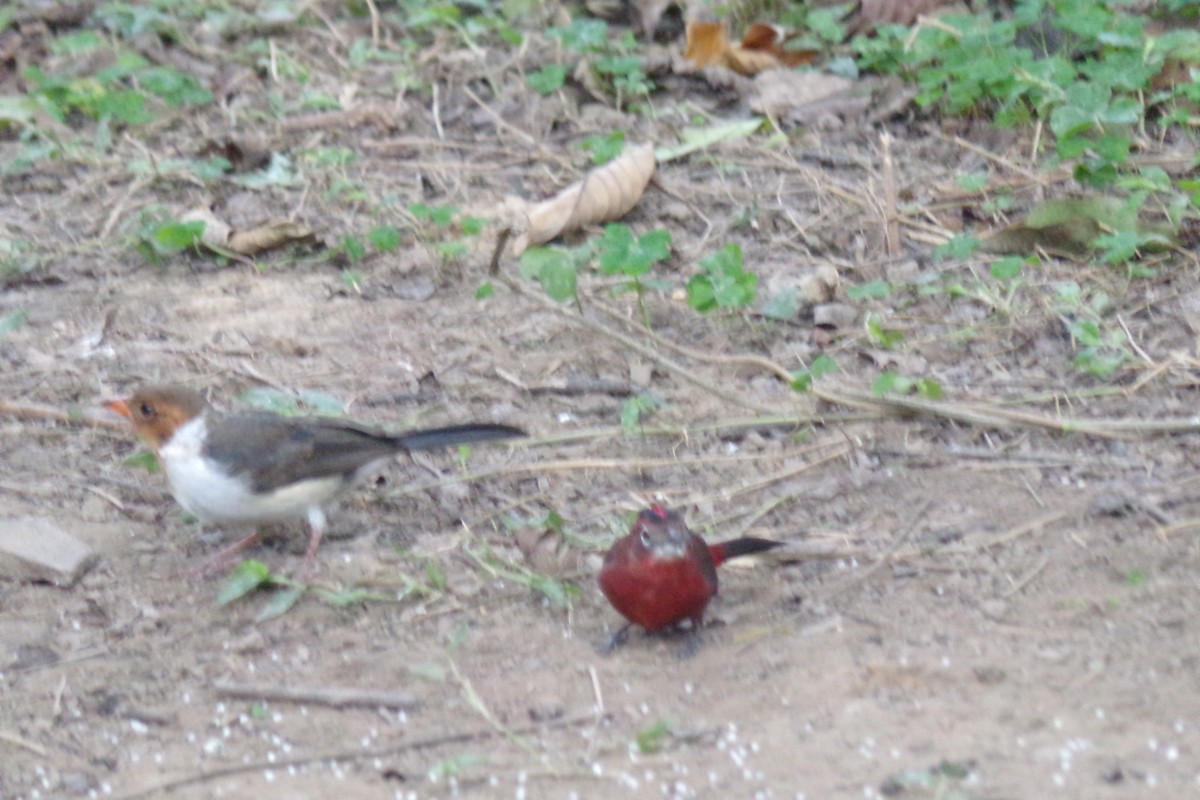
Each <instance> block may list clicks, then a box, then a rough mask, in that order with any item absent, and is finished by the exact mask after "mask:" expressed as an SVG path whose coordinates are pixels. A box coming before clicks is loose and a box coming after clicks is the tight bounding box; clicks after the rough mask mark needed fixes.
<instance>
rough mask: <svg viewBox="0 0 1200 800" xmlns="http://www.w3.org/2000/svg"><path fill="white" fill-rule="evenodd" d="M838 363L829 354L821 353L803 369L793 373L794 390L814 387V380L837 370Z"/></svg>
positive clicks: (792, 384)
mask: <svg viewBox="0 0 1200 800" xmlns="http://www.w3.org/2000/svg"><path fill="white" fill-rule="evenodd" d="M837 368H838V366H837V363H836V362H835V361H834V360H833V359H832V358H830V357H829V356H827V355H819V356H817V357H816V358H814V359H813V361H812V363H811V364H809V365H808V366H807V367H805V368H804V369H802V370H797V371H796V372H793V373H792V383H791V387H792V391H796V392H807V391H808V390H809V389H811V388H812V385H813V381H815V380H816V379H817V378H820V377H821V376H823V375H828V374H829V373H831V372H836V371H837Z"/></svg>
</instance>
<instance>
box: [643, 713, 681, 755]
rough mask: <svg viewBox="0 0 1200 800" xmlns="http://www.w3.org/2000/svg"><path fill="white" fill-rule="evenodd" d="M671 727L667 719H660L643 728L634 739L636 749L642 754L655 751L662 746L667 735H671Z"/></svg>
mask: <svg viewBox="0 0 1200 800" xmlns="http://www.w3.org/2000/svg"><path fill="white" fill-rule="evenodd" d="M672 727H673V726H672V723H671V722H670V721H669V720H665V719H660V720H658V721H657V722H655V723H654V724H652V725H650V726H649V727H647V728H643V729H642V730H641V731H639V732H638V735H637V737H635V739H634V742H635V743H636V744H637V749H638V751H639V752H641V753H643V754H644V755H649V754H651V753H657V752H658V751H659V750H661V749H662V748H663V745H664V743H665V742H666V739H667V737H669V736H670V735H671V728H672Z"/></svg>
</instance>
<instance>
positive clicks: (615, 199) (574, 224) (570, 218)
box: [509, 143, 654, 256]
mask: <svg viewBox="0 0 1200 800" xmlns="http://www.w3.org/2000/svg"><path fill="white" fill-rule="evenodd" d="M653 175H654V145H652V144H649V143H647V144H642V145H638V146H636V147H631V148H627V149H626V150H625V152H624V153H622V154H621V155H620V156H619V157H618V158H615V159H613V160H612V161H610V162H609V163H607V164H605V165H604V166H602V167H597V168H596V169H594V170H592V171H591V172H589V173H588V174H587V175H586V176H584V178H583V180H581V181H577V182H576V183H573V184H571V185H570V186H568V187H567V188H565V189H563V190H562V191H561V192H559V193H558V194H556V195H554V197H551V198H550V199H548V200H543V201H542V202H540V203H528V202H527V201H523V200H510V201H509V205H510V206H515V211H516V215H517V217H518V220H517V221H516V223H515V224H513V226H512V227H513V228H514V229H516V230H518V231H521V233H520V235H518V236H517V238H516V239H515V240H513V244H512V254H513V255H514V256H519V255H521V253H523V252H525V250H526V249H528V248H529V247H530V246H531V245H538V244H544V243H545V242H548V241H550V240H551V239H553V238H555V237H556V236H559V235H560V234H563V233H567V232H569V231H573V230H576V229H578V228H582V227H584V226H587V225H594V224H596V223H599V222H607V221H609V220H614V219H619V218H620V217H622V216H624V215H625V214H626V213H627V212H628V211H629V210H630V209H631V208H633V207H634V206H635V205H637V202H638V200H640V199H641V197H642V194H643V193H644V192H645V191H646V184H648V183H649V182H650V178H651V177H653Z"/></svg>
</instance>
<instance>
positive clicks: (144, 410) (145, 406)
mask: <svg viewBox="0 0 1200 800" xmlns="http://www.w3.org/2000/svg"><path fill="white" fill-rule="evenodd" d="M138 413H139V414H141V415H142V418H143V419H153V418H154V416H155V414H156V413H157V412H155V410H154V406H153V404H151V403H142V404H141V405H140V406H138Z"/></svg>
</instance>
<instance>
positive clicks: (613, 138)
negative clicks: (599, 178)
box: [581, 131, 625, 167]
mask: <svg viewBox="0 0 1200 800" xmlns="http://www.w3.org/2000/svg"><path fill="white" fill-rule="evenodd" d="M581 146H582V147H583V149H584V150H587V151H588V152H589V153H591V154H592V163H593V164H595V165H596V166H598V167H599V166H601V165H603V164H607V163H608V162H609V161H612V160H613V159H614V158H616V157H617V156H619V155H621V150H622V148H624V147H625V131H613V132H612V133H610V134H607V135H605V136H589V137H588V138H586V139H584V140H583V142H582V145H581Z"/></svg>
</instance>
